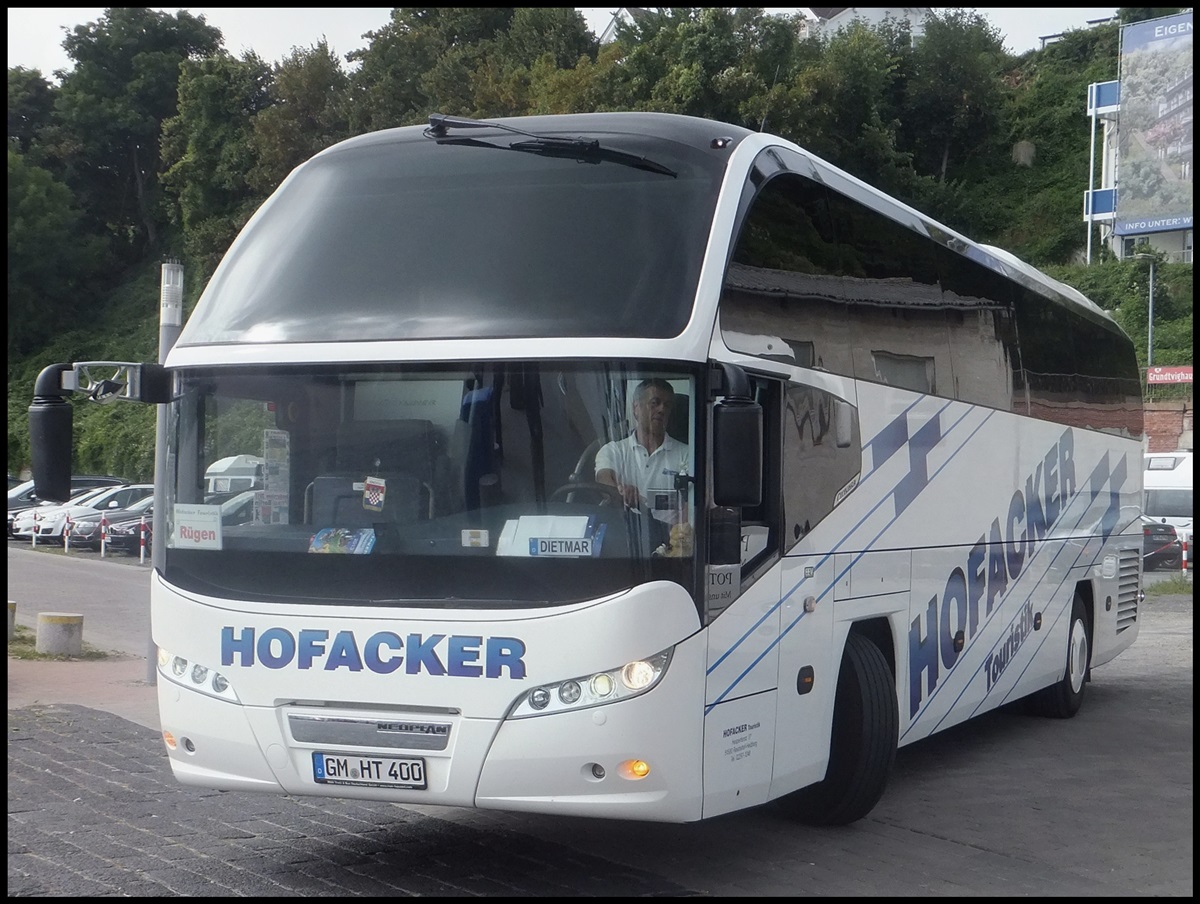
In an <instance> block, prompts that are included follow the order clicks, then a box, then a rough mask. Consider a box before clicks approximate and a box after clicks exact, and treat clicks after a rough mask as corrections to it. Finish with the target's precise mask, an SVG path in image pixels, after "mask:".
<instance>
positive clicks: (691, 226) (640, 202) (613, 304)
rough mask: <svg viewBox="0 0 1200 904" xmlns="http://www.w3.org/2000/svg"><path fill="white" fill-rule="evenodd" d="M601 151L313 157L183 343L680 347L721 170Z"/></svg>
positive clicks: (698, 153)
mask: <svg viewBox="0 0 1200 904" xmlns="http://www.w3.org/2000/svg"><path fill="white" fill-rule="evenodd" d="M500 134H501V135H502V134H503V133H500ZM587 137H590V138H594V139H595V140H596V141H597V142H598V144H599V150H598V151H597V152H596V154H594V155H592V154H579V153H573V152H572V153H567V154H565V155H560V153H559V152H556V153H555V154H546V153H542V152H532V150H531V149H530V148H529V147H528V145H529V142H528V141H525V142H522V141H513V140H512V139H513V136H511V135H509V136H507V138H500V137H496V136H489V137H488V138H487V139H486V141H480V140H477V139H475V138H471V139H465V140H464V139H461V138H458V137H453V136H452V137H451V138H448V139H446V140H445V141H437V140H434V139H432V138H429V137H424V136H423V135H422V133H421V131H420V130H419V129H398V130H392V131H390V132H384V133H380V134H378V135H375V136H370V137H368V138H364V139H362V140H360V141H357V142H355V141H352V142H348V143H347V144H346V145H345V146H342V147H339V148H337V149H335V150H333V151H329V152H326V153H324V154H320V155H318V156H316V157H314V158H313V159H312V160H310V161H309V162H307V163H306V164H304V165H303V166H301V167H300V168H298V169H297V170H296V171H295V172H294V173H293V174H292V175H291V176H290V177H289V178H288V179H287V180H286V181H285V182H284V183H283V184H282V185H281V186H280V188H279V190H278V191H277V192H276V193H275V195H274V196H272V198H271V199H270V200H269V201H268V202H267V203H266V204H265V205H264V206H263V207H262V208H261V209H260V210H259V211H258V213H257V214H256V215H255V216H254V218H253V219H252V220H251V221H250V222H249V223H248V224H247V226H246V228H245V229H244V230H243V232H242V234H241V236H239V238H238V240H237V241H236V242H235V243H234V244H233V246H232V247H231V248H230V250H229V252H228V254H227V255H226V256H225V258H224V260H223V261H222V263H221V266H220V267H219V268H218V269H217V271H216V273H215V274H214V275H213V278H212V280H211V282H210V283H209V285H208V288H207V289H206V290H205V293H204V297H203V298H202V299H201V300H200V302H199V303H198V304H197V307H196V311H195V313H194V314H193V315H192V317H191V318H190V319H189V321H188V323H187V326H186V328H185V329H184V330H183V333H182V334H181V335H180V337H179V341H178V343H177V344H178V345H179V346H180V347H187V346H200V345H207V344H210V343H238V344H241V343H277V342H338V341H353V342H361V341H365V340H401V339H406V340H411V339H454V338H476V337H479V336H490V337H495V338H505V337H588V336H637V337H645V338H656V337H658V338H665V337H671V336H675V335H678V334H679V333H680V332H681V331H682V330H683V328H684V327H685V326H686V324H687V322H688V319H689V318H690V317H691V315H692V303H693V300H694V298H695V292H696V285H697V282H698V279H699V274H700V265H701V262H702V260H703V257H704V251H705V246H706V243H707V241H708V237H709V236H708V233H709V226H710V224H711V222H712V211H713V208H714V206H715V204H716V199H717V196H718V194H719V191H720V186H721V180H722V178H723V176H724V165H725V159H724V155H723V154H722V155H716V154H713V153H712V152H711V151H709V150H707V149H705V148H700V147H697V146H695V145H694V144H687V143H684V142H682V141H671V140H667V139H663V138H653V137H648V136H644V135H632V134H606V133H597V134H596V135H594V136H587ZM581 140H582V139H581ZM510 145H511V147H510ZM555 147H557V146H555ZM539 148H540V145H539ZM558 150H559V151H561V149H558ZM601 152H602V153H601ZM629 161H634V162H633V163H631V162H629ZM641 161H649V163H645V164H642V163H641Z"/></svg>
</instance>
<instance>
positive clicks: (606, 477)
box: [596, 468, 640, 508]
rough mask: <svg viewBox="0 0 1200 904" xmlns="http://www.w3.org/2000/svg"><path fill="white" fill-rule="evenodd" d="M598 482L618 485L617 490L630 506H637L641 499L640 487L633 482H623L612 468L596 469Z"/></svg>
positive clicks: (612, 485)
mask: <svg viewBox="0 0 1200 904" xmlns="http://www.w3.org/2000/svg"><path fill="white" fill-rule="evenodd" d="M596 483H606V484H608V485H609V486H611V487H616V488H617V492H618V493H620V494H621V498H622V499H623V500H624V501H625V504H626V505H627V506H629V507H630V508H637V507H638V503H639V501H640V497H639V496H638V488H637V487H636V486H634V485H633V484H631V483H621V480H620V478H618V477H617V472H616V471H614V470H613V469H612V468H600V469H599V470H598V471H596Z"/></svg>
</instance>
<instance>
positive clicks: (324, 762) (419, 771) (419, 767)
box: [312, 752, 428, 791]
mask: <svg viewBox="0 0 1200 904" xmlns="http://www.w3.org/2000/svg"><path fill="white" fill-rule="evenodd" d="M312 760H313V780H314V781H316V782H317V783H318V784H321V785H366V786H368V787H371V788H405V789H410V790H416V791H424V790H425V788H426V787H428V785H427V783H426V778H425V758H424V757H419V756H406V757H388V756H373V755H371V754H367V753H362V754H359V753H349V754H347V753H317V752H314V753H313V755H312Z"/></svg>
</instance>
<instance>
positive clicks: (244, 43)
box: [8, 6, 1116, 78]
mask: <svg viewBox="0 0 1200 904" xmlns="http://www.w3.org/2000/svg"><path fill="white" fill-rule="evenodd" d="M153 8H154V9H162V10H163V11H164V12H168V13H175V12H178V11H179V9H187V11H188V12H190V13H191V14H192V15H195V16H200V15H203V16H204V18H205V21H206V22H208V24H209V25H213V26H216V27H217V28H219V29H220V30H221V34H222V35H223V37H224V41H225V49H226V50H228V51H229V52H230V53H232V54H233V55H234V56H241V55H242V54H243V53H244V52H246V51H248V50H254V51H256V52H257V53H258V55H259V56H260V57H262V58H263V59H264V60H266V61H267V62H278V61H279V60H281V59H283V58H284V57H286V56H287V55H288V54H289V53H291V51H292V49H293V48H295V47H302V48H307V47H311V46H312V45H314V44H316V43H318V42H319V41H320V40H321V38H322V37H324V38H325V40H326V41H327V42H328V43H329V46H330V49H331V50H332V51H333V52H334V53H335V54H337V55H338V56H340V57H342V58H343V59H345V55H346V54H347V53H349V52H350V51H352V50H357V49H360V48H362V47H364V46H365V45H366V43H367V42H366V41H365V40H363V37H362V36H363V35H364V34H365V33H366V32H368V31H375V30H377V29H379V28H381V27H382V26H383V25H385V24H386V23H387V22H388V20H389V18H390V14H391V11H392V7H386V8H382V7H381V8H377V9H363V8H357V7H352V8H348V9H346V8H343V9H338V8H334V7H316V8H304V7H301V8H293V9H289V10H288V11H287V13H286V14H285V15H281V14H280V12H279V11H278V10H275V9H268V8H265V7H264V8H255V7H247V8H238V7H216V8H208V7H176V8H167V7H153ZM967 8H969V9H975V11H976V12H978V13H980V14H981V15H983V16H984V17H985V18H987V20H988V21H989V22H990V23H991V24H992V25H994V26H995V27H996V28H998V29H999V30H1000V33H1001V34H1002V35H1003V36H1004V39H1005V40H1004V43H1005V47H1006V48H1007V49H1008V50H1009V51H1010V52H1011V53H1016V54H1020V53H1024V52H1025V51H1027V50H1032V49H1034V48H1037V47H1040V46H1041V42H1040V41H1039V40H1038V39H1039V37H1041V36H1042V35H1052V34H1058V33H1060V32H1063V31H1067V30H1069V29H1072V28H1083V27H1085V26H1086V25H1087V23H1088V22H1089V21H1090V20H1094V19H1104V18H1108V17H1109V16H1113V15H1115V14H1116V8H1115V7H1113V8H1108V9H1057V8H1049V9H1047V8H1040V9H1032V10H1030V9H1015V8H1002V9H984V8H978V7H967ZM579 9H580V12H582V13H583V14H584V18H585V19H586V20H587V23H588V27H589V28H591V29H592V31H593V32H595V33H596V34H597V35H599V34H600V33H601V32H603V31H604V29H605V28H606V27H607V26H608V24H609V22H611V21H612V16H613V13H614V12H616V9H617V8H616V7H604V8H600V7H592V8H583V7H580V8H579ZM779 11H780V12H791V9H780V10H779ZM103 14H104V8H103V7H97V8H95V9H82V8H75V9H66V8H50V9H45V8H37V9H35V8H28V7H16V8H14V7H11V6H10V7H9V8H8V65H9V68H12V67H13V66H23V67H25V68H26V69H39V70H41V72H42V75H43V76H45V77H46V78H53V73H54V71H55V70H56V69H64V68H67V67H69V66H71V65H72V64H71V61H70V60H69V59H68V58H67V55H66V54H65V53H64V52H63V49H62V41H63V37H64V36H65V34H66V29H70V28H73V27H74V26H76V25H83V24H85V23H87V22H95V21H97V20H98V19H99V18H100V17H101V16H102V15H103Z"/></svg>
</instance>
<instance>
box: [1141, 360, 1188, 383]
mask: <svg viewBox="0 0 1200 904" xmlns="http://www.w3.org/2000/svg"><path fill="white" fill-rule="evenodd" d="M1146 382H1147V383H1191V382H1192V367H1191V365H1190V364H1188V365H1185V366H1182V367H1151V368H1149V369H1148V370H1147V371H1146Z"/></svg>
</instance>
